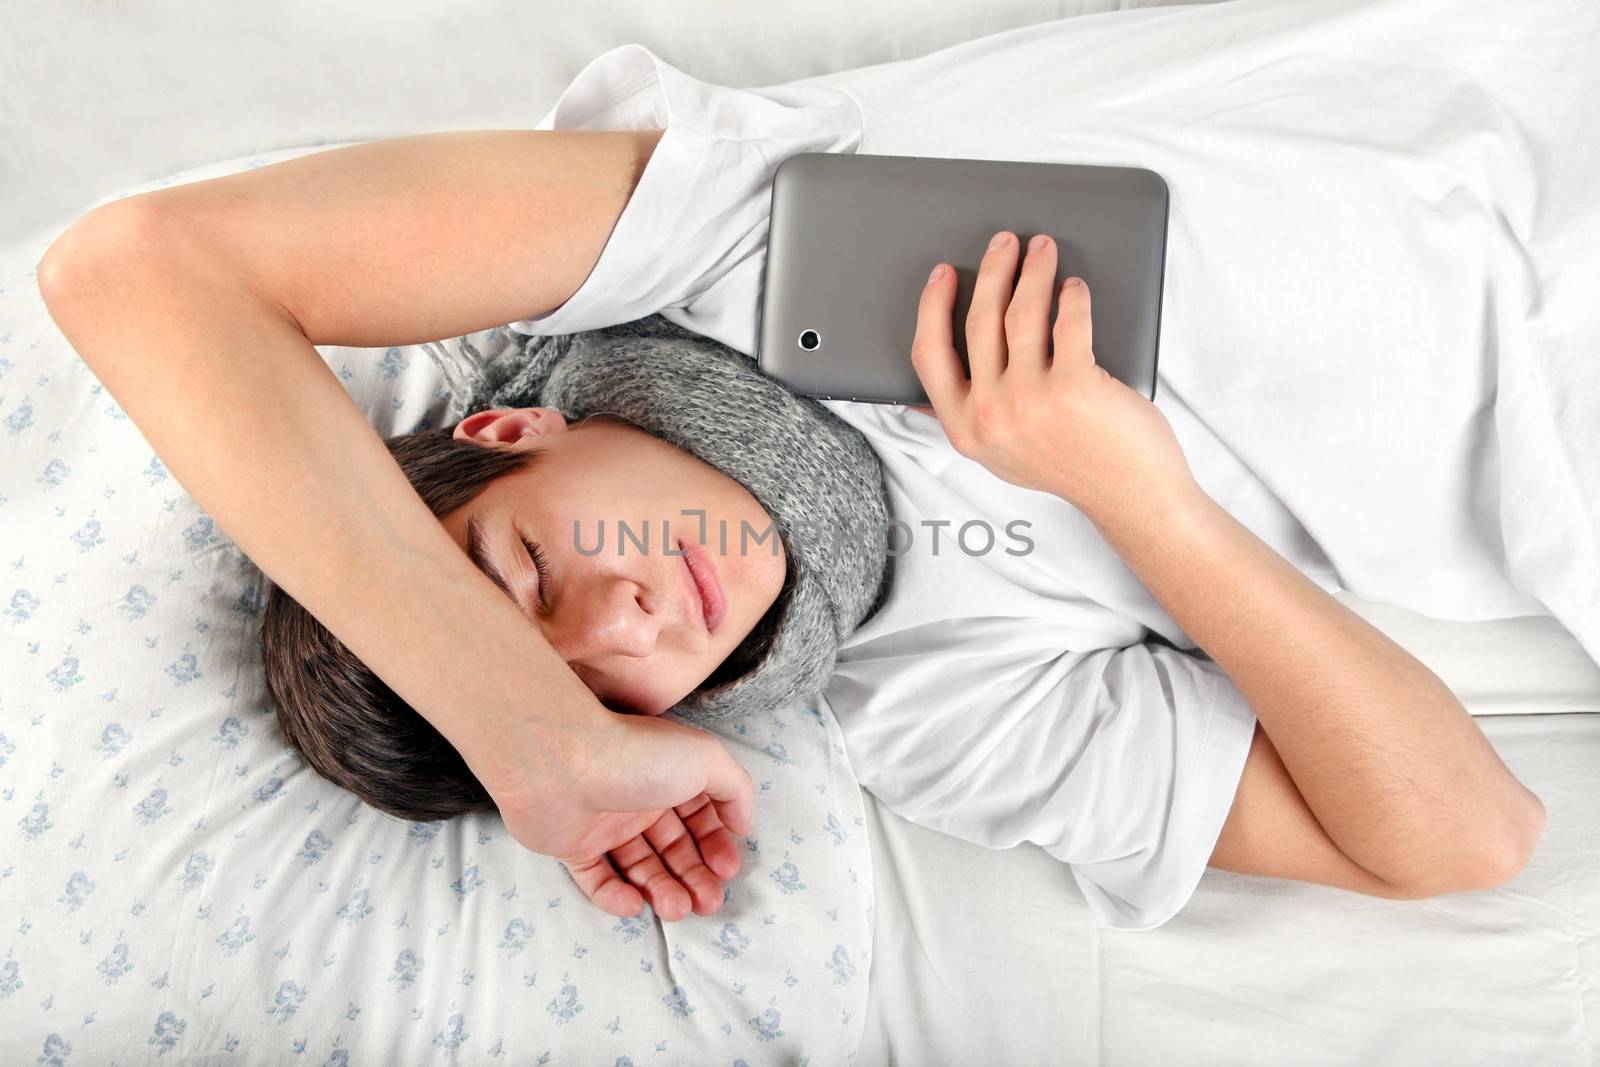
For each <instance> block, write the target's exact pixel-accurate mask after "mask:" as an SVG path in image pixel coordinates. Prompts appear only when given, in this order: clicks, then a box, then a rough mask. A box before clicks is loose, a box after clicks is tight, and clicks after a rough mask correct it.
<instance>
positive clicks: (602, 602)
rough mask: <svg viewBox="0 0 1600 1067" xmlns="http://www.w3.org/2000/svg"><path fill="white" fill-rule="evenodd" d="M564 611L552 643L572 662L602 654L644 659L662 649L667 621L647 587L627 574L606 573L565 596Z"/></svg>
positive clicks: (550, 629) (549, 631) (551, 632)
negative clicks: (650, 600)
mask: <svg viewBox="0 0 1600 1067" xmlns="http://www.w3.org/2000/svg"><path fill="white" fill-rule="evenodd" d="M563 601H564V603H563V604H562V607H563V608H564V609H566V610H563V611H562V612H561V613H560V615H559V617H557V618H553V619H551V620H550V625H549V626H547V627H546V633H545V636H546V639H547V640H549V642H550V644H551V647H553V648H554V649H555V650H556V651H557V652H558V653H560V654H561V656H562V657H563V658H565V659H566V660H567V661H568V662H571V661H573V660H593V659H595V658H597V657H602V656H629V657H644V656H648V655H650V654H651V653H652V652H654V651H655V649H656V643H657V641H658V639H659V638H660V635H661V630H662V627H663V625H664V623H665V622H666V619H665V617H664V616H662V615H660V614H658V613H653V612H652V611H651V610H650V607H649V604H648V602H647V600H646V598H645V593H644V587H643V586H641V585H640V584H639V583H638V582H636V581H634V580H633V579H631V578H628V577H627V576H625V575H620V574H615V575H604V576H602V577H600V578H598V579H596V580H595V581H594V582H592V583H587V587H586V588H583V589H571V590H567V591H566V592H565V593H564V594H563Z"/></svg>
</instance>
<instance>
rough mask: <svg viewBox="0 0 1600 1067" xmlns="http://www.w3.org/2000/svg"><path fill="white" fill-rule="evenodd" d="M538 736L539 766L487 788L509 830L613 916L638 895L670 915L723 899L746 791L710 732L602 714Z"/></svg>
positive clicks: (747, 814) (628, 911)
mask: <svg viewBox="0 0 1600 1067" xmlns="http://www.w3.org/2000/svg"><path fill="white" fill-rule="evenodd" d="M542 742H543V748H544V751H545V752H546V753H547V762H545V765H544V766H542V767H531V766H530V767H528V768H527V770H526V772H525V773H523V774H521V775H518V776H517V777H516V779H515V780H513V781H506V780H500V781H497V782H496V783H495V786H494V787H492V788H490V794H491V795H492V796H493V797H494V800H495V804H496V806H497V807H498V808H499V809H500V814H501V817H502V818H503V819H504V820H505V823H506V828H507V830H508V831H509V832H510V833H511V835H512V837H514V838H515V839H516V840H517V841H518V842H520V843H521V844H522V845H524V846H525V847H527V848H529V849H532V850H533V851H535V852H541V853H544V854H545V855H548V856H554V857H555V858H556V859H558V860H560V861H561V863H562V865H563V866H565V867H566V869H567V871H568V873H569V874H571V875H572V878H573V881H575V882H576V883H577V884H578V888H579V889H581V890H582V891H583V894H584V895H585V896H586V897H588V898H589V900H590V901H592V902H593V903H594V904H595V905H597V906H598V907H599V908H601V909H602V910H603V911H606V912H609V913H610V914H612V915H617V916H624V917H625V916H634V915H637V914H639V910H640V908H641V907H642V906H643V904H644V903H645V902H648V903H649V904H650V906H651V907H652V908H653V909H654V910H655V913H656V914H657V915H659V916H660V917H661V918H662V919H664V920H669V921H672V920H678V919H684V918H687V917H688V915H689V913H690V911H691V910H692V911H693V912H694V913H695V914H697V915H710V914H712V913H713V912H715V911H716V910H717V909H718V908H720V907H721V906H722V883H723V882H724V881H731V880H732V879H733V878H734V876H735V875H737V874H738V873H739V867H740V859H739V849H738V845H737V843H736V841H735V835H739V836H744V835H746V834H748V833H749V832H750V827H751V815H752V809H753V806H754V794H755V787H754V783H753V782H752V781H751V779H750V775H749V773H748V772H747V771H745V769H744V768H743V767H741V766H740V765H739V763H738V762H737V761H736V760H735V759H734V758H733V756H732V755H731V754H729V752H728V751H727V749H726V748H724V747H723V744H722V742H721V740H720V739H719V738H717V737H716V736H715V735H714V734H710V733H707V732H706V731H704V730H699V729H696V728H694V727H692V726H687V725H684V724H683V723H679V722H674V721H673V720H670V719H664V718H659V717H655V716H646V715H622V714H616V713H611V712H608V713H607V714H606V715H605V716H604V717H602V718H598V719H595V720H591V721H590V722H588V723H585V724H582V725H575V726H571V727H568V728H567V729H566V730H565V731H564V732H562V733H560V734H549V735H545V736H544V737H543V738H542ZM556 768H559V772H557V770H556Z"/></svg>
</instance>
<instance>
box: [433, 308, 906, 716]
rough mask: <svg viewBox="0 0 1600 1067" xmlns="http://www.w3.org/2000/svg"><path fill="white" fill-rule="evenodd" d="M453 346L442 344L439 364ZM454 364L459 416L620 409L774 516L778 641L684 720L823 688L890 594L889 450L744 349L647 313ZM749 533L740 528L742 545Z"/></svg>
mask: <svg viewBox="0 0 1600 1067" xmlns="http://www.w3.org/2000/svg"><path fill="white" fill-rule="evenodd" d="M445 351H446V350H443V349H437V348H435V347H430V354H432V355H433V357H434V359H435V360H436V361H437V360H439V359H440V353H442V352H445ZM461 358H464V357H461ZM450 370H451V371H452V372H453V377H452V381H460V382H462V383H463V386H464V389H465V392H466V394H467V395H466V397H465V399H464V400H463V398H462V397H461V396H460V395H459V394H458V396H457V398H456V401H457V407H459V408H461V409H462V410H460V412H459V414H456V417H457V419H459V418H461V417H465V415H468V414H472V413H473V412H476V411H482V410H486V409H489V408H516V407H549V408H554V409H555V410H557V411H559V412H561V414H562V415H563V416H564V417H565V418H567V419H568V420H577V419H582V418H585V417H587V416H590V415H596V414H609V415H613V416H616V417H618V418H621V419H624V420H626V421H627V422H629V423H631V424H632V425H634V426H637V427H638V428H639V429H641V430H644V431H645V432H647V433H650V434H652V435H654V436H656V437H659V438H661V439H663V440H665V441H668V442H670V443H671V444H674V445H676V446H678V447H679V448H682V449H684V450H685V451H687V452H688V453H690V454H691V455H693V456H695V457H696V458H698V459H700V460H702V461H703V462H705V463H708V464H710V465H711V466H713V467H715V468H717V469H718V470H720V471H722V472H723V473H724V474H726V475H728V476H729V477H731V478H733V479H734V480H735V481H737V482H739V484H741V485H743V486H744V487H745V488H746V489H747V490H749V492H750V494H751V495H752V496H754V497H755V498H756V500H757V501H759V502H760V504H761V506H762V508H764V509H765V510H766V512H767V514H768V515H770V516H771V517H772V519H773V525H774V527H775V528H776V530H777V534H778V536H779V537H780V538H781V539H782V544H783V548H784V551H785V552H786V553H787V555H788V560H789V568H790V581H789V582H787V583H786V584H785V590H786V591H785V592H784V593H780V602H779V604H778V605H777V612H778V623H777V628H776V632H775V634H774V636H773V639H772V641H771V644H770V646H769V647H768V649H767V651H766V653H765V654H764V655H763V656H762V657H761V658H760V659H759V660H758V661H756V663H755V665H754V666H753V667H752V668H750V669H749V670H747V671H745V672H744V673H743V674H742V675H740V676H739V677H737V678H734V679H732V680H729V681H725V682H723V683H721V684H718V685H715V686H709V687H703V688H700V689H697V690H695V691H694V692H693V693H691V694H689V696H687V697H685V698H684V699H683V700H682V701H680V702H679V703H678V704H677V705H676V706H674V707H673V708H672V711H673V712H675V713H676V714H678V715H679V716H680V717H682V718H684V719H687V720H690V721H693V722H699V723H708V722H715V721H720V720H724V719H728V718H731V717H734V716H737V715H745V714H750V713H758V712H761V711H769V710H775V709H777V708H779V707H782V706H784V705H786V704H788V703H790V702H792V701H795V700H798V699H801V698H805V697H809V696H812V695H814V694H816V693H818V692H820V691H821V690H822V689H823V687H824V686H825V685H826V683H827V680H828V676H829V675H830V674H831V673H832V670H833V666H834V661H835V658H836V656H837V654H838V650H839V645H840V643H841V642H842V641H843V640H844V639H845V638H846V637H848V636H849V635H850V634H851V633H852V632H853V631H854V630H855V629H856V627H858V626H860V625H861V623H863V622H865V621H866V619H867V618H868V617H870V615H871V614H872V612H874V611H875V610H877V607H878V606H879V605H880V604H881V603H882V600H883V598H884V597H885V596H886V595H887V593H888V587H889V582H890V577H891V569H892V568H891V565H890V555H889V551H888V535H889V522H890V512H889V503H888V495H887V492H886V490H885V488H884V482H883V468H882V465H881V464H880V463H879V461H878V457H877V455H876V454H875V453H874V452H873V451H872V448H871V447H870V446H869V445H868V444H867V442H866V439H865V438H864V437H862V436H861V434H860V433H859V432H858V431H857V430H856V429H855V428H854V427H852V426H850V425H849V424H848V423H845V422H844V421H843V420H841V419H840V418H839V417H838V416H836V415H834V414H833V413H832V412H831V411H829V410H828V409H827V408H825V407H823V406H822V405H821V404H819V403H817V402H816V401H813V400H808V399H805V398H802V397H798V396H796V395H795V394H793V393H791V392H790V391H789V390H788V389H787V388H786V387H784V386H783V385H782V384H780V383H778V382H776V381H774V380H773V379H771V378H768V377H767V376H765V375H763V374H762V373H761V372H760V371H759V370H758V369H757V368H756V366H755V363H754V361H752V360H751V359H749V358H748V357H746V356H744V355H743V354H742V353H740V352H738V351H737V350H735V349H732V348H729V347H728V346H726V345H724V344H721V343H720V342H717V341H714V340H712V339H710V338H707V337H702V336H701V335H699V334H696V333H694V332H692V331H690V330H687V329H684V328H683V327H681V326H678V325H677V324H676V323H673V322H670V321H669V320H667V319H665V318H663V317H661V316H660V315H649V316H646V317H645V318H642V319H638V320H636V321H634V322H628V323H622V324H619V325H616V326H610V327H606V328H604V329H599V330H590V331H586V332H584V333H577V334H567V335H558V336H549V337H539V336H534V337H529V338H528V339H527V340H526V342H525V343H524V344H522V345H521V346H520V349H513V350H509V351H507V352H506V353H504V354H502V355H500V356H498V357H496V358H494V359H492V360H489V361H487V362H482V363H478V364H477V365H475V366H470V367H469V368H467V369H466V370H465V371H464V372H463V371H462V368H460V367H456V368H450ZM454 413H455V412H453V414H454ZM695 521H696V520H695V519H694V518H693V517H692V516H685V523H686V524H687V525H689V526H693V525H694V523H695ZM740 533H741V532H740V531H735V530H730V531H728V544H729V545H730V546H733V548H734V550H737V548H738V546H739V538H740ZM756 535H766V536H767V537H768V538H769V540H768V541H767V542H766V543H765V545H763V544H762V543H761V542H759V541H758V540H757V536H756ZM770 536H771V533H770V531H767V530H760V531H752V536H751V537H750V538H749V539H748V540H747V541H746V545H747V546H756V547H753V548H751V547H747V548H746V550H750V551H770V547H769V546H770V543H771V542H770ZM707 541H708V542H710V541H712V536H711V534H709V533H708V535H707Z"/></svg>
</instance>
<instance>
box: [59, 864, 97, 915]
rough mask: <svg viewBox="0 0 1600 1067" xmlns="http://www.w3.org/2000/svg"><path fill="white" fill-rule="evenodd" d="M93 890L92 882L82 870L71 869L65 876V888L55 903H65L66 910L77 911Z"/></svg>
mask: <svg viewBox="0 0 1600 1067" xmlns="http://www.w3.org/2000/svg"><path fill="white" fill-rule="evenodd" d="M93 892H94V882H93V880H91V879H90V877H89V875H88V874H87V873H86V872H84V871H73V872H72V874H71V876H70V877H68V878H67V888H66V891H65V892H63V893H62V894H61V895H60V896H59V897H56V903H58V904H65V905H66V906H67V910H68V911H77V910H78V909H79V908H81V907H83V905H84V902H85V901H87V900H88V899H89V894H90V893H93Z"/></svg>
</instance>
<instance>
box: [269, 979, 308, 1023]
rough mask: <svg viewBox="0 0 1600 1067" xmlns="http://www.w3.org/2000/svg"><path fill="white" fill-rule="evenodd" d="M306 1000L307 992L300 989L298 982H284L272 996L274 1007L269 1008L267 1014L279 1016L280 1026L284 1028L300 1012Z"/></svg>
mask: <svg viewBox="0 0 1600 1067" xmlns="http://www.w3.org/2000/svg"><path fill="white" fill-rule="evenodd" d="M305 999H306V991H305V990H304V989H302V988H300V984H299V983H298V982H283V983H281V984H280V985H279V986H278V991H277V992H276V993H274V994H273V995H272V1005H271V1007H269V1008H267V1014H268V1015H275V1016H277V1018H278V1025H279V1026H282V1025H283V1024H284V1023H286V1022H288V1021H289V1020H290V1019H292V1018H294V1013H295V1012H297V1011H299V1010H300V1004H301V1002H302V1001H304V1000H305Z"/></svg>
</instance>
